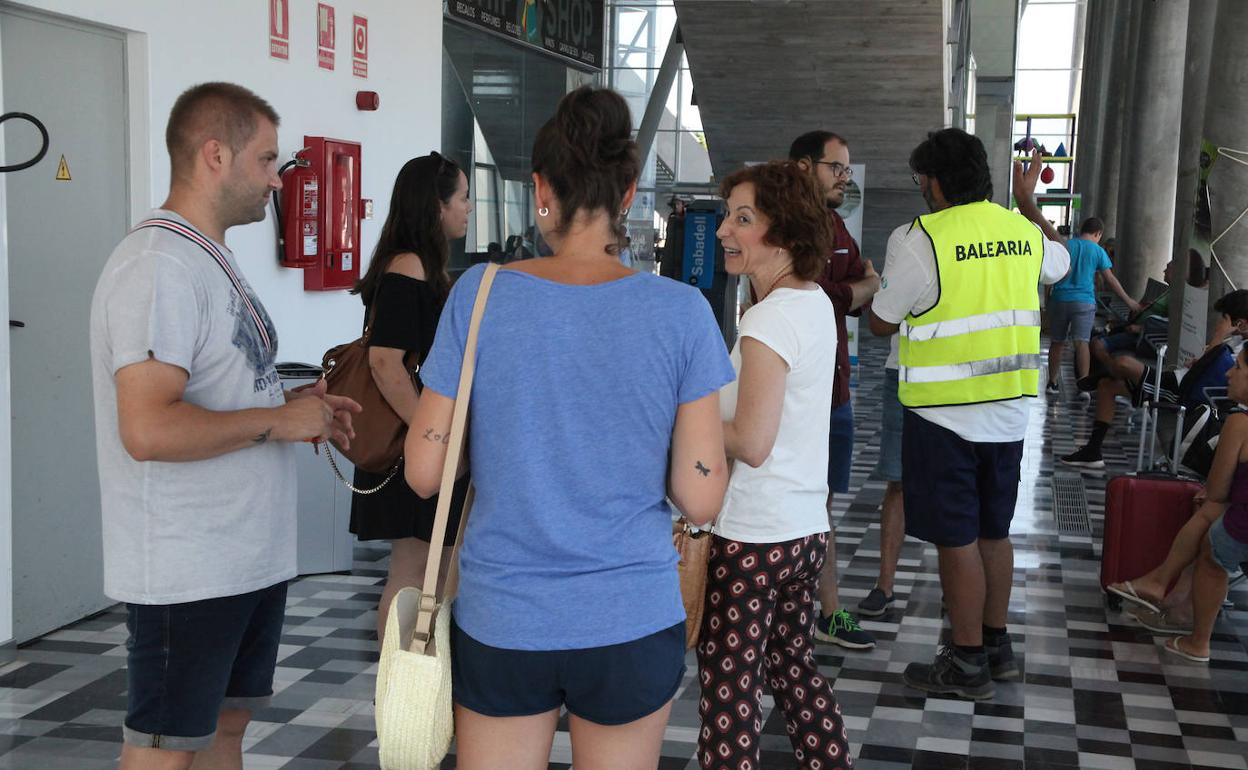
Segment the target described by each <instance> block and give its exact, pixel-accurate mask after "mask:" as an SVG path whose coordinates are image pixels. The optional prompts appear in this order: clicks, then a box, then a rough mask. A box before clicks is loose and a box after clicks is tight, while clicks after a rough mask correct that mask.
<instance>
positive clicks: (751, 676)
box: [698, 162, 853, 769]
mask: <svg viewBox="0 0 1248 770" xmlns="http://www.w3.org/2000/svg"><path fill="white" fill-rule="evenodd" d="M720 194H721V195H722V196H723V197H724V199H725V200H726V201H727V204H728V211H727V213H726V214H725V216H724V222H723V224H722V225H720V228H719V232H718V233H716V234H717V235H718V236H719V239H720V241H721V242H722V243H723V246H724V269H725V270H727V271H728V272H729V273H730V274H732V275H743V276H746V277H748V278H749V280H750V284H751V285H752V287H753V289H754V293H755V295H756V296H757V297H758V298H759V299H758V302H756V303H755V304H754V305H752V306H751V307H750V309H749V310H747V311H746V312H745V314H744V315H743V316H742V317H741V326H740V336H739V339H738V341H737V345H736V347H735V348H733V351H732V363H733V366H734V368H736V370H737V381H736V382H735V383H731V384H729V385H727V386H726V387H725V388H724V389H723V391H721V394H720V395H721V397H722V399H721V401H720V410H721V416H722V418H723V420H724V445H725V447H726V449H727V450H728V457H729V458H731V459H733V460H735V461H736V462H735V463H734V464H733V468H732V478H731V480H730V481H729V483H728V493H727V495H726V496H725V498H724V508H723V510H722V511H720V514H719V517H718V519H717V520H716V522H715V530H714V531H715V536H714V539H712V541H711V558H710V568H709V575H708V579H707V586H706V613H705V616H704V618H703V622H702V636H701V639H700V641H699V643H698V670H699V674H700V681H701V685H702V698H701V700H700V702H699V708H698V712H699V714H701V716H702V730H701V732H700V733H699V735H698V761H699V762H700V763H701V764H702V767H704V768H717V769H718V768H725V769H729V768H732V769H735V768H739V767H747V766H748V767H759V766H760V765H759V748H760V746H759V743H760V738H761V733H762V727H763V723H762V720H763V714H762V697H763V683H764V681H765V682H767V683H768V684H769V685H770V687H771V692H772V695H773V696H774V697H775V700H776V705H778V706H779V707H780V709H781V710H782V711H783V712H784V716H785V720H786V722H787V723H788V733H789V740H790V741H791V742H792V744H793V754H794V756H795V757H796V759H797V762H798V764H799V765H800V766H801V767H826V768H829V769H831V768H848V767H852V766H853V760H852V759H851V758H850V753H849V741H848V739H847V737H846V734H845V723H844V720H843V719H842V718H841V710H840V707H839V706H838V705H837V703H836V698H835V696H833V695H832V684H831V683H830V682H829V681H828V680H827V679H825V678H824V677H823V676H822V675H821V674H820V673H819V668H818V666H817V665H816V664H815V657H814V649H815V645H814V632H815V619H816V618H817V617H819V616H818V614H817V612H816V610H815V604H814V594H815V588H816V586H817V585H818V579H819V571H820V570H821V569H822V567H823V561H824V559H835V558H836V554H834V553H828V530H829V527H828V516H827V511H826V509H825V501H826V500H827V496H828V474H827V469H828V452H829V449H828V430H829V429H828V425H829V424H830V419H831V413H832V381H833V378H834V377H835V376H836V348H837V345H838V344H840V343H839V340H838V339H837V330H836V317H835V311H834V309H833V307H832V302H831V301H830V300H829V299H828V295H827V294H825V293H824V291H823V290H822V289H821V288H820V287H819V284H817V283H815V279H816V278H818V277H819V276H820V275H822V274H823V268H824V259H825V255H827V254H830V253H832V239H833V230H832V222H831V220H830V219H829V218H828V215H827V212H826V211H825V209H824V203H823V194H822V192H821V191H820V190H819V188H818V186H817V183H816V182H815V179H814V177H813V176H811V175H810V174H809V173H807V172H805V171H803V170H802V169H801V168H799V167H798V166H797V164H796V163H793V162H772V163H765V164H761V165H757V166H751V167H749V168H745V169H742V170H740V171H737V172H736V173H734V174H732V175H730V176H729V177H728V178H727V179H725V180H724V183H723V185H722V186H721V187H720Z"/></svg>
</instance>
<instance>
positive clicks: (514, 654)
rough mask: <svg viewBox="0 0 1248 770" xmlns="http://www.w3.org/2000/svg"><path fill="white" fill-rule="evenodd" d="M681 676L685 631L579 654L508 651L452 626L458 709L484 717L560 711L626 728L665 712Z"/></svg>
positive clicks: (675, 628) (680, 626)
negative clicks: (560, 708)
mask: <svg viewBox="0 0 1248 770" xmlns="http://www.w3.org/2000/svg"><path fill="white" fill-rule="evenodd" d="M684 676H685V624H684V622H683V621H682V622H680V623H677V624H676V625H674V626H672V627H671V628H667V629H664V630H662V631H659V632H657V633H654V634H650V635H649V636H643V637H642V638H640V639H636V640H634V641H631V642H624V643H622V644H612V645H608V646H606V647H590V648H588V649H582V650H550V651H533V650H505V649H502V648H499V647H491V646H489V645H487V644H482V643H481V642H478V641H477V640H476V639H473V638H472V637H471V636H469V635H468V634H466V633H464V631H463V630H462V629H461V628H460V627H459V624H458V623H455V624H453V625H452V626H451V677H452V687H453V688H454V690H453V692H454V694H455V702H456V703H458V704H459V705H460V706H463V707H464V708H466V709H468V710H470V711H475V712H476V713H478V714H482V715H484V716H487V717H523V716H532V715H534V714H544V713H546V712H547V711H551V710H552V709H557V708H559V707H560V706H567V708H568V713H570V714H574V715H576V716H578V717H580V718H581V719H585V720H587V721H590V722H593V723H595V724H599V725H623V724H628V723H629V722H635V721H637V720H638V719H641V718H642V717H645V716H649V715H650V714H653V713H654V712H656V711H658V710H659V709H661V708H663V707H664V706H665V705H667V703H668V701H670V700H671V699H672V698H673V697H675V695H676V691H677V690H678V689H679V688H680V682H681V680H682V679H683V678H684Z"/></svg>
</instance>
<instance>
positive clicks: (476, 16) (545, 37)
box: [442, 0, 605, 70]
mask: <svg viewBox="0 0 1248 770" xmlns="http://www.w3.org/2000/svg"><path fill="white" fill-rule="evenodd" d="M604 5H605V2H604V0H442V11H443V13H444V14H445V15H446V17H447V18H449V19H453V20H455V21H460V22H464V23H466V24H469V25H471V26H473V27H477V28H480V29H485V30H487V31H489V32H493V33H494V34H498V35H502V36H504V37H506V38H509V39H511V40H514V41H516V42H518V43H522V44H524V45H528V46H532V47H534V48H537V49H540V50H543V51H546V52H547V53H552V54H555V55H556V56H560V57H562V58H564V59H567V60H568V61H570V62H572V63H573V64H575V65H577V66H578V67H582V68H588V69H593V70H599V69H601V68H602V40H603V29H604V18H605V9H604Z"/></svg>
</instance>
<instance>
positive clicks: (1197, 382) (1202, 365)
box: [1061, 289, 1248, 469]
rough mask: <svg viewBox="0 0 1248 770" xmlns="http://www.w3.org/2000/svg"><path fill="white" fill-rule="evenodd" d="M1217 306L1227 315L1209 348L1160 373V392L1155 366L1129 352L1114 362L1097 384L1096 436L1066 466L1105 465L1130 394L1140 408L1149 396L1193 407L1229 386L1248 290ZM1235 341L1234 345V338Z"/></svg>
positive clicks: (1245, 330) (1246, 320)
mask: <svg viewBox="0 0 1248 770" xmlns="http://www.w3.org/2000/svg"><path fill="white" fill-rule="evenodd" d="M1213 309H1214V310H1216V311H1218V312H1219V313H1221V314H1222V319H1221V320H1220V321H1219V322H1218V325H1217V326H1216V327H1215V328H1214V330H1213V334H1212V335H1210V338H1209V339H1210V343H1209V346H1208V347H1207V348H1206V349H1205V352H1204V354H1203V355H1201V357H1200V358H1199V359H1197V360H1196V361H1194V362H1189V368H1186V369H1169V370H1166V371H1164V372H1162V373H1161V392H1160V393H1154V392H1153V390H1154V389H1155V387H1156V382H1157V373H1156V372H1155V371H1154V370H1153V367H1151V366H1148V365H1146V364H1144V363H1143V362H1141V361H1139V360H1138V359H1135V358H1131V357H1130V356H1118V357H1116V358H1114V359H1113V361H1112V362H1111V376H1109V377H1106V378H1104V379H1102V380H1101V381H1100V383H1099V384H1098V385H1097V386H1096V423H1095V424H1094V426H1093V428H1092V437H1091V439H1090V440H1089V441H1088V443H1087V444H1085V445H1084V446H1083V447H1081V448H1080V449H1079V450H1078V451H1075V452H1073V453H1071V454H1068V455H1066V456H1064V457H1062V458H1061V461H1062V462H1063V463H1065V464H1066V465H1072V466H1075V467H1079V468H1093V469H1099V468H1104V467H1105V460H1104V458H1103V457H1102V456H1101V444H1102V443H1103V442H1104V440H1105V436H1106V435H1107V434H1108V433H1109V428H1110V423H1111V422H1112V421H1113V419H1114V408H1115V402H1114V399H1115V397H1117V396H1129V397H1130V398H1131V403H1132V404H1134V405H1135V406H1137V407H1138V406H1140V405H1141V404H1143V402H1144V399H1145V397H1146V396H1147V397H1148V398H1149V399H1150V400H1155V401H1160V402H1164V403H1171V404H1177V403H1182V404H1183V405H1184V406H1186V407H1187V408H1188V409H1189V410H1192V409H1195V407H1196V406H1198V405H1199V404H1202V403H1205V397H1204V389H1205V388H1208V387H1219V386H1223V385H1226V373H1227V371H1228V370H1229V369H1230V368H1231V366H1232V365H1233V364H1234V363H1235V355H1236V354H1237V353H1238V349H1239V346H1240V345H1242V338H1243V337H1244V336H1246V335H1248V289H1239V290H1237V291H1233V292H1231V293H1230V294H1227V295H1226V296H1224V297H1222V298H1221V299H1219V300H1218V301H1217V302H1216V303H1214V306H1213ZM1233 338H1240V339H1237V340H1236V344H1235V345H1234V346H1232V345H1231V344H1230V340H1232V339H1233Z"/></svg>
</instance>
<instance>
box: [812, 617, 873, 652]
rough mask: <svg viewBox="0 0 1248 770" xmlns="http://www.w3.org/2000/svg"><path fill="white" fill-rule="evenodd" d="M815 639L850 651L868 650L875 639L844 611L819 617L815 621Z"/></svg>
mask: <svg viewBox="0 0 1248 770" xmlns="http://www.w3.org/2000/svg"><path fill="white" fill-rule="evenodd" d="M815 638H816V639H818V640H819V641H822V642H832V643H833V644H839V645H840V646H842V647H846V648H848V649H851V650H870V649H872V648H874V647H875V637H874V636H872V635H871V634H870V632H868V631H864V630H863V628H862V626H860V625H858V621H857V620H855V619H854V616H853V615H850V614H849V612H848V611H847V610H844V609H840V610H837V611H836V612H834V613H832V616H831V617H824V616H823V615H820V616H819V619H818V620H816V621H815Z"/></svg>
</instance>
